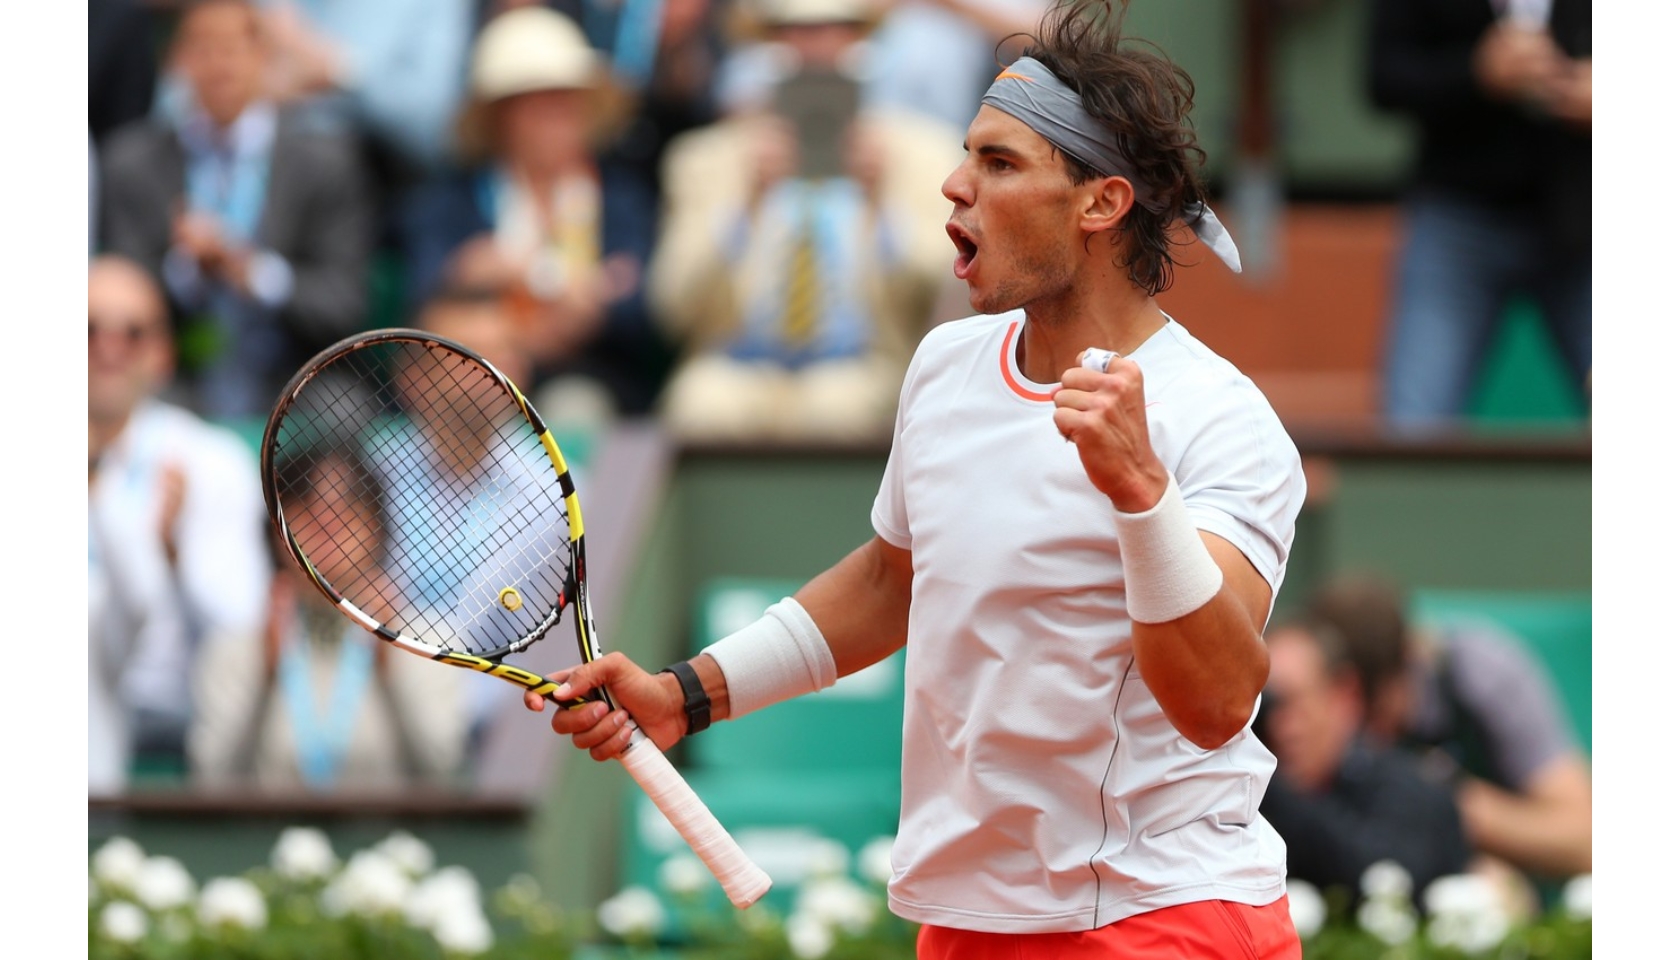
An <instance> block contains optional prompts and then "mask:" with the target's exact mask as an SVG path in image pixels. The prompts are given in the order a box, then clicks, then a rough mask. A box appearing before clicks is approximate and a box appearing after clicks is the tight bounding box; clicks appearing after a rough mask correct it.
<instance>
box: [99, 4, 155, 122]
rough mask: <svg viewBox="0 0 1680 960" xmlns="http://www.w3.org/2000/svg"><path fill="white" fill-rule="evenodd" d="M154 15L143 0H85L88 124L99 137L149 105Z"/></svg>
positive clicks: (139, 115)
mask: <svg viewBox="0 0 1680 960" xmlns="http://www.w3.org/2000/svg"><path fill="white" fill-rule="evenodd" d="M157 26H158V24H157V15H156V14H155V13H154V12H153V5H152V4H150V3H147V2H144V0H88V130H89V132H90V133H92V135H93V138H94V140H96V141H100V142H103V141H104V139H105V137H106V135H107V134H109V133H111V131H113V130H116V129H117V128H119V127H121V126H123V125H125V124H128V123H131V122H133V121H135V120H139V119H141V118H143V117H145V116H146V114H147V113H149V112H150V111H151V109H152V98H153V94H154V93H156V89H157V82H158V64H157V42H158V38H157V35H156V31H157Z"/></svg>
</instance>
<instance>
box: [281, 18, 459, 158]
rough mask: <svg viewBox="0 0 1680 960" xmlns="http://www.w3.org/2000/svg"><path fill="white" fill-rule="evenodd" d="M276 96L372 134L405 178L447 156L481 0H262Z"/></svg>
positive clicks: (344, 128) (352, 130)
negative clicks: (271, 48) (475, 15)
mask: <svg viewBox="0 0 1680 960" xmlns="http://www.w3.org/2000/svg"><path fill="white" fill-rule="evenodd" d="M262 6H263V14H264V20H265V23H266V25H267V28H268V32H269V36H270V37H271V38H272V43H273V47H274V57H273V61H272V70H271V74H270V78H271V83H272V88H271V89H272V91H273V94H274V97H275V99H277V100H279V101H281V102H296V103H299V104H302V105H306V108H307V110H308V111H309V113H310V114H311V115H313V116H314V117H316V118H317V119H319V120H321V121H322V122H324V123H326V124H327V125H329V126H330V127H331V128H333V129H335V130H337V131H339V132H340V133H342V134H345V135H357V134H358V133H365V134H367V135H368V136H370V137H371V138H372V140H373V142H374V143H375V144H376V145H377V146H378V147H379V148H380V149H381V150H382V151H385V152H388V153H389V154H390V155H391V156H392V158H393V159H394V160H395V161H396V163H395V165H396V166H397V168H398V170H397V171H396V172H397V173H398V176H397V181H398V182H399V183H400V182H404V181H405V180H406V178H407V177H409V176H414V175H420V174H423V173H426V172H431V171H436V170H437V169H440V168H441V167H443V166H444V165H445V163H446V162H447V161H448V160H449V157H450V152H451V150H452V149H453V145H454V120H455V114H456V111H457V110H458V109H459V107H460V103H461V97H462V96H463V94H464V92H465V87H466V64H467V50H468V48H469V46H470V45H471V43H472V35H473V30H474V26H475V24H474V12H475V11H474V8H475V0H262Z"/></svg>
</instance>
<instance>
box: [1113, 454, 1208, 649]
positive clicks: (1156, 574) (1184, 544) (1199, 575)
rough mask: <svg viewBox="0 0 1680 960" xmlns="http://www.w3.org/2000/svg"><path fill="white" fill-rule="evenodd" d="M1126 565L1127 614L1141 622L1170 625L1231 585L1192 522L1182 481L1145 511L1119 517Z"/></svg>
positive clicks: (1169, 481)
mask: <svg viewBox="0 0 1680 960" xmlns="http://www.w3.org/2000/svg"><path fill="white" fill-rule="evenodd" d="M1114 526H1115V528H1116V530H1118V532H1119V534H1120V562H1121V564H1123V565H1124V566H1125V571H1126V615H1127V616H1129V617H1131V618H1132V620H1133V621H1135V622H1137V623H1166V622H1167V621H1168V620H1177V619H1178V618H1179V617H1182V616H1184V615H1185V614H1187V613H1190V612H1191V611H1194V610H1199V609H1201V608H1202V606H1203V605H1204V604H1206V603H1207V602H1208V601H1209V600H1212V599H1213V597H1214V595H1215V594H1217V593H1218V592H1219V588H1220V586H1221V585H1222V584H1224V582H1225V574H1224V573H1223V572H1221V571H1220V569H1219V564H1217V563H1214V562H1213V557H1212V555H1210V554H1209V553H1208V550H1207V544H1205V543H1203V542H1202V537H1201V534H1199V533H1197V532H1196V526H1195V524H1193V523H1191V522H1190V512H1189V511H1188V510H1186V509H1185V507H1184V496H1183V495H1182V494H1181V493H1179V490H1178V481H1177V480H1176V479H1174V478H1172V477H1170V476H1169V477H1168V478H1167V490H1166V492H1165V493H1163V494H1161V499H1160V500H1158V501H1156V503H1155V505H1154V506H1153V507H1150V508H1149V509H1148V510H1145V511H1143V512H1142V513H1121V512H1119V511H1116V512H1115V514H1114Z"/></svg>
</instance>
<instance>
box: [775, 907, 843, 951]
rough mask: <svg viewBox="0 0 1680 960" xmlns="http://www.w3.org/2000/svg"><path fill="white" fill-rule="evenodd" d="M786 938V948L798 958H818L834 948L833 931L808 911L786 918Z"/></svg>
mask: <svg viewBox="0 0 1680 960" xmlns="http://www.w3.org/2000/svg"><path fill="white" fill-rule="evenodd" d="M787 939H788V948H789V949H790V950H792V951H793V955H794V956H796V957H798V958H799V960H820V958H822V957H826V956H828V951H830V950H832V949H834V931H833V930H832V929H830V928H829V926H828V924H826V923H823V922H822V920H820V919H818V918H817V917H814V916H812V915H810V914H808V913H795V914H794V915H793V916H792V917H790V918H788V925H787Z"/></svg>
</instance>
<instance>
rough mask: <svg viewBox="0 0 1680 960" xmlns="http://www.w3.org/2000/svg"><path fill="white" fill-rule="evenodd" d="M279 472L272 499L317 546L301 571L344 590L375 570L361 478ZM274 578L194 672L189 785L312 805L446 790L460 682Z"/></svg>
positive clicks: (330, 468)
mask: <svg viewBox="0 0 1680 960" xmlns="http://www.w3.org/2000/svg"><path fill="white" fill-rule="evenodd" d="M281 469H282V470H285V471H288V472H290V473H292V474H294V475H293V476H290V477H284V478H282V479H281V481H280V484H279V485H280V487H281V488H282V489H285V490H288V491H293V492H294V493H295V494H296V498H297V499H296V502H295V504H294V505H293V509H294V510H295V511H296V512H297V515H298V517H299V518H300V521H301V523H302V526H303V529H308V530H317V531H321V532H322V533H323V535H327V540H326V543H325V545H324V546H322V547H321V548H319V549H318V550H317V551H316V552H315V553H313V554H312V555H311V558H310V559H311V560H312V561H313V563H314V564H315V567H316V569H317V570H318V571H319V572H320V573H321V575H322V576H324V577H325V578H326V579H327V581H328V582H329V583H334V582H336V583H340V584H343V583H348V582H350V581H351V580H352V579H353V578H356V577H359V576H367V575H368V572H369V571H374V570H377V569H378V568H379V565H380V564H381V562H382V561H383V559H384V558H383V556H381V555H380V553H379V545H381V544H382V543H383V542H384V534H385V523H386V516H385V510H384V506H385V505H384V502H383V498H382V497H381V496H380V495H379V490H380V484H379V481H378V480H377V478H376V477H375V476H374V474H373V471H372V469H371V468H370V467H369V466H368V465H367V464H366V463H365V462H363V461H361V460H360V459H356V458H353V457H350V456H347V455H345V454H343V453H342V452H337V453H335V454H329V455H321V456H313V457H312V456H308V455H305V456H299V457H297V458H296V459H295V462H292V463H288V464H283V465H281ZM334 474H338V476H334ZM345 491H358V492H360V493H361V494H363V495H362V496H360V497H347V496H346V494H345ZM329 534H330V535H329ZM283 567H284V569H283V571H282V572H281V573H280V574H279V575H278V576H276V577H275V578H274V579H273V581H272V587H271V591H270V595H269V606H268V617H267V622H266V623H265V624H263V625H262V627H261V628H260V629H257V630H254V631H250V632H242V633H239V634H235V635H230V636H222V637H217V638H215V639H214V640H213V642H211V643H210V644H208V646H207V648H206V649H205V652H204V655H203V656H202V657H200V658H199V662H198V665H197V667H196V669H195V690H196V696H195V703H196V705H197V709H196V711H195V714H194V718H193V724H192V729H191V735H190V737H189V741H188V742H189V746H190V757H191V771H192V776H193V781H194V782H195V783H196V784H199V785H204V786H250V787H258V788H261V789H265V790H286V789H299V788H302V789H308V790H315V791H327V790H366V789H398V788H404V787H413V786H420V785H434V786H443V785H447V784H448V783H449V782H450V781H451V780H452V778H453V777H454V775H455V774H456V773H457V772H458V770H459V769H460V766H461V759H462V757H463V755H464V754H465V750H466V739H467V727H468V717H467V711H466V704H465V697H464V692H465V688H464V687H463V685H462V683H461V676H460V671H455V670H449V669H446V668H444V667H441V666H439V665H437V664H432V663H428V662H426V661H425V660H424V659H422V658H420V657H416V656H411V655H409V654H406V653H403V652H401V651H399V650H395V649H392V647H391V645H390V644H388V643H384V642H383V641H380V640H378V639H377V638H375V637H373V636H372V635H370V634H369V633H368V632H367V631H366V630H364V629H363V628H362V627H361V626H359V625H357V624H356V623H354V622H352V621H351V620H350V619H348V618H347V617H345V616H344V614H343V613H342V612H340V611H339V609H338V608H337V607H336V606H335V605H334V604H332V603H330V602H329V601H328V600H327V599H326V597H325V596H323V595H322V594H321V593H320V591H318V590H317V589H316V588H315V586H314V585H313V584H312V583H310V581H309V578H308V577H307V576H306V575H304V573H303V572H302V571H301V570H300V569H299V568H298V567H297V565H296V564H293V563H290V562H285V563H284V564H283ZM376 593H377V591H376ZM387 616H388V615H387Z"/></svg>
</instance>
